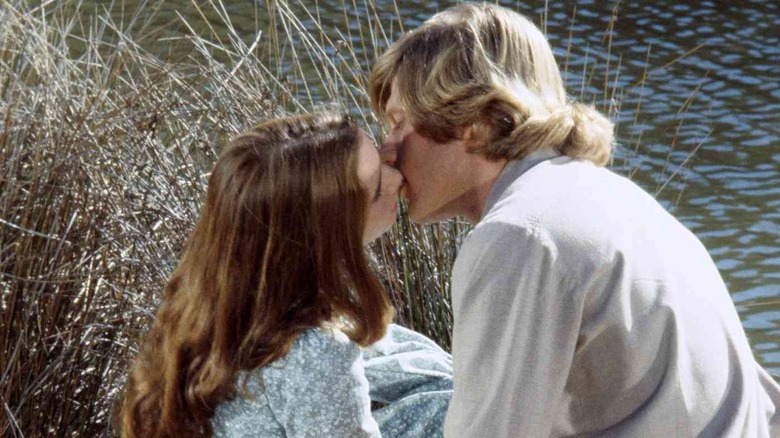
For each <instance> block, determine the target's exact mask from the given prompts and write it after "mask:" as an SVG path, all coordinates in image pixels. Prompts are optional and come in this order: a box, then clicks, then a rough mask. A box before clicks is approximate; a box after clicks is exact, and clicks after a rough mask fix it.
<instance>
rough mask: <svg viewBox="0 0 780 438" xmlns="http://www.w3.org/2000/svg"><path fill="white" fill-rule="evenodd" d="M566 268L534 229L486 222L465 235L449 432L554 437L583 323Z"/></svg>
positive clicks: (458, 272)
mask: <svg viewBox="0 0 780 438" xmlns="http://www.w3.org/2000/svg"><path fill="white" fill-rule="evenodd" d="M564 271H565V270H564V269H562V267H561V266H560V260H559V254H558V253H557V251H556V248H555V246H554V245H553V244H552V243H551V241H550V240H549V239H547V238H546V236H544V235H541V234H537V233H536V232H535V230H534V229H533V228H530V229H524V228H520V227H517V226H515V225H510V224H504V223H488V224H484V225H483V226H480V227H477V228H475V229H474V231H473V232H472V234H471V235H470V236H469V237H468V238H467V241H466V242H465V243H464V245H463V247H462V249H461V253H460V254H459V256H458V260H457V261H456V263H455V267H454V269H453V280H452V285H453V292H452V295H453V312H454V320H455V326H454V331H453V358H454V370H455V379H456V383H455V392H454V394H453V398H452V402H451V405H450V410H449V412H448V413H447V420H446V426H445V436H449V437H462V438H470V437H473V438H482V437H485V436H490V437H514V436H523V437H547V436H550V434H551V428H552V427H553V422H554V420H555V418H556V415H557V414H558V412H557V408H558V407H559V406H560V405H561V404H562V399H563V397H564V390H565V383H566V377H567V375H568V372H569V369H570V366H571V363H572V358H573V355H574V349H575V346H576V341H577V333H578V328H579V315H578V310H577V306H578V305H577V304H576V303H574V302H573V301H572V300H571V294H570V293H569V291H570V289H571V288H570V287H569V286H568V281H567V280H566V278H565V276H564V274H563V272H564Z"/></svg>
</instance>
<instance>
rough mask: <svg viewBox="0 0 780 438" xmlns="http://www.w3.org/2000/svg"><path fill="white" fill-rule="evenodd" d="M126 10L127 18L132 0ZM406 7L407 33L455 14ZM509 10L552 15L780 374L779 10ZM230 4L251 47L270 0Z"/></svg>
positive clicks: (578, 84) (530, 5)
mask: <svg viewBox="0 0 780 438" xmlns="http://www.w3.org/2000/svg"><path fill="white" fill-rule="evenodd" d="M125 3H126V4H127V6H126V8H127V10H132V6H133V5H132V3H133V2H132V1H125ZM198 3H200V4H205V3H207V2H203V1H199V2H198ZM345 3H346V4H347V10H346V14H347V16H349V17H353V16H355V15H357V16H364V15H365V14H366V3H364V2H357V3H353V2H349V1H347V2H345V1H343V0H338V1H334V0H320V1H319V8H320V11H319V13H320V14H321V17H322V21H323V23H325V26H326V27H328V26H330V27H332V28H333V34H334V35H335V34H336V33H338V32H341V33H342V34H343V35H349V34H351V37H352V39H353V42H354V43H355V44H354V45H355V46H356V47H358V49H359V48H360V47H361V44H360V41H359V38H360V33H359V30H360V29H359V28H358V27H357V26H352V25H350V29H345V28H344V27H345V26H344V25H343V22H344V15H345V11H344V5H345ZM398 3H399V4H398V7H399V12H400V16H401V20H402V22H403V26H404V27H405V28H412V27H415V26H417V25H419V24H420V23H421V22H423V21H424V20H425V19H427V18H428V17H430V16H431V15H432V14H433V13H435V12H436V11H438V10H441V9H443V8H445V7H447V6H449V5H450V4H452V3H451V2H441V3H439V2H427V3H416V2H398ZM501 3H502V4H505V5H507V6H510V7H512V8H515V9H517V10H519V11H521V12H523V13H525V14H526V15H528V16H529V17H531V18H532V19H533V20H534V22H536V23H541V22H542V21H543V20H545V19H546V23H547V27H546V29H547V33H548V37H549V39H550V41H551V43H552V45H553V47H554V48H555V51H556V54H557V55H558V57H559V61H560V62H561V64H562V65H565V66H566V69H567V73H566V80H567V84H568V86H569V92H570V93H571V94H572V95H575V96H582V97H583V98H584V99H586V100H593V101H594V102H595V103H596V104H597V105H599V106H600V107H602V108H604V109H605V111H608V112H610V113H611V114H612V116H613V117H614V118H615V120H617V122H618V132H619V137H620V143H621V145H620V148H619V150H618V152H617V158H616V160H615V163H614V165H613V168H614V169H615V170H616V171H618V172H621V173H624V174H629V173H630V174H631V175H632V177H633V178H634V179H635V180H636V181H637V182H638V183H639V184H640V185H641V186H643V187H644V188H645V189H646V190H648V191H649V192H651V193H657V197H658V198H659V199H660V200H661V202H662V203H663V204H664V205H665V206H666V207H667V208H668V209H670V210H671V211H672V212H673V213H674V214H675V215H676V216H677V217H678V218H680V219H681V220H682V222H683V223H685V224H686V225H687V226H688V227H689V228H690V229H691V230H693V231H694V232H695V233H696V234H697V235H698V236H699V237H700V238H701V240H702V241H703V242H704V244H705V246H706V247H707V248H708V249H709V250H710V253H711V254H712V257H713V258H714V259H715V260H716V262H717V264H718V267H719V268H720V270H721V272H722V274H723V276H724V278H725V280H726V282H727V283H728V285H729V288H730V290H731V292H732V296H733V299H734V302H735V303H736V304H737V308H738V310H739V313H740V316H741V318H742V321H743V324H744V326H745V328H746V330H747V332H748V336H749V338H750V340H751V344H752V345H753V348H754V351H755V352H756V355H757V357H758V359H759V360H760V361H761V362H762V363H763V364H764V365H765V366H766V367H767V368H769V369H770V370H771V371H772V372H774V373H775V374H776V375H780V196H778V195H780V184H779V183H780V147H779V146H780V124H779V123H778V114H779V113H780V73H778V72H779V71H780V33H779V32H778V29H780V6H778V4H777V3H772V2H766V1H763V0H743V1H740V2H728V1H725V0H723V1H701V2H665V1H657V2H648V1H623V2H620V3H619V5H618V8H617V9H615V3H614V2H595V1H577V2H572V1H566V2H550V3H549V5H548V6H547V9H545V2H544V1H533V2H511V3H507V2H501ZM355 4H357V9H354V6H353V5H355ZM370 4H371V5H374V3H370ZM227 7H228V12H229V14H230V16H231V18H232V19H233V22H234V25H235V26H236V28H237V29H239V30H240V31H245V32H246V33H247V35H246V36H247V40H250V39H251V38H252V37H253V35H254V33H255V31H256V29H257V28H262V27H263V26H264V25H265V24H266V23H267V22H268V17H266V16H264V15H263V14H264V12H265V11H266V6H265V5H264V4H263V3H261V2H258V3H255V4H252V3H251V2H234V3H231V4H229V5H227ZM375 7H376V15H377V16H378V17H379V19H380V20H381V21H382V23H383V25H384V24H385V23H387V25H385V26H384V27H385V29H386V30H387V31H388V32H389V33H390V35H388V37H389V38H391V39H392V38H394V37H397V36H398V34H399V29H398V28H399V27H400V26H395V27H394V24H393V23H394V21H395V19H396V11H395V8H394V6H393V1H392V0H382V1H377V2H376V3H375ZM309 8H311V5H310V6H309ZM175 10H177V11H179V12H180V13H181V14H182V15H183V16H185V17H197V15H196V14H197V12H196V11H195V10H194V8H193V7H192V4H191V2H190V1H189V0H176V1H168V2H166V4H165V6H164V7H163V8H162V10H161V11H160V12H159V14H158V15H159V18H158V20H159V21H160V22H161V23H164V22H166V21H167V20H172V22H175V21H176V15H175V14H174V11H175ZM545 10H546V12H545ZM385 20H386V21H385ZM304 22H305V23H311V20H304ZM171 29H173V30H171V32H174V33H175V32H176V30H175V29H177V28H176V27H175V26H174V27H172V28H171ZM608 29H611V32H608V31H607V30H608ZM182 31H183V30H182ZM570 35H571V36H570ZM609 35H611V37H610V36H609ZM364 37H365V35H364ZM358 56H362V54H361V53H360V51H359V50H358ZM315 92H316V90H315Z"/></svg>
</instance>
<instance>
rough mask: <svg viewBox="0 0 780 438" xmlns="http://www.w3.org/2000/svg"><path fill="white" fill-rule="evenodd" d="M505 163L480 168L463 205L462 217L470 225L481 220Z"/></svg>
mask: <svg viewBox="0 0 780 438" xmlns="http://www.w3.org/2000/svg"><path fill="white" fill-rule="evenodd" d="M506 163H507V161H506V160H501V161H490V162H486V163H485V164H484V165H483V166H480V169H479V172H478V173H477V176H476V178H475V179H476V183H475V184H474V186H473V189H472V190H470V191H469V192H468V193H467V196H468V199H466V200H465V201H466V202H465V203H464V207H465V208H464V212H463V217H465V218H466V220H468V221H469V222H470V223H471V224H474V225H476V224H477V222H479V221H480V219H482V213H483V212H484V210H485V204H487V200H488V197H489V196H490V194H491V193H492V191H493V186H494V185H495V183H496V180H497V179H498V176H499V175H501V171H502V170H503V169H504V166H506Z"/></svg>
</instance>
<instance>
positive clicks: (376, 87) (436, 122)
mask: <svg viewBox="0 0 780 438" xmlns="http://www.w3.org/2000/svg"><path fill="white" fill-rule="evenodd" d="M393 81H395V83H396V87H397V90H398V94H399V97H400V101H401V102H402V103H403V105H404V108H405V110H406V114H407V117H409V119H410V122H411V123H412V124H413V126H414V127H415V129H416V130H417V131H418V132H420V133H421V134H422V135H424V136H426V137H429V138H431V139H433V140H435V141H438V142H446V141H449V140H452V139H454V138H456V135H457V133H459V132H462V129H460V128H463V127H465V126H469V125H470V126H472V127H473V133H474V136H475V138H476V139H477V140H478V141H477V142H476V143H478V144H479V146H478V147H477V148H476V149H474V152H477V153H480V154H482V155H484V156H485V157H487V158H488V159H507V160H515V159H521V158H523V157H525V156H527V155H528V154H530V153H532V152H534V151H535V150H537V149H541V148H551V149H555V150H557V151H559V152H560V153H562V154H565V155H569V156H571V157H574V158H583V159H588V160H590V161H592V162H594V163H595V164H597V165H604V164H605V163H606V162H607V161H609V159H610V157H611V154H612V144H613V141H614V127H613V124H612V123H611V122H610V121H609V120H608V119H607V118H606V117H604V116H603V115H602V114H601V113H599V112H598V111H597V110H596V109H595V108H594V107H593V106H591V105H585V104H582V103H579V102H574V101H571V100H570V99H568V98H567V96H566V92H565V90H564V87H563V81H562V79H561V74H560V70H559V68H558V65H557V63H556V61H555V58H554V57H553V53H552V49H551V48H550V45H549V43H548V42H547V39H546V38H545V36H544V35H543V34H542V32H541V31H540V30H539V29H538V28H537V27H536V26H534V24H533V23H531V21H529V20H528V19H527V18H525V17H524V16H522V15H521V14H519V13H517V12H514V11H511V10H509V9H507V8H504V7H501V6H498V5H495V4H491V3H464V4H460V5H458V6H454V7H452V8H449V9H447V10H445V11H443V12H440V13H439V14H436V15H435V16H433V17H432V18H431V19H430V20H428V21H427V22H425V23H424V24H423V25H422V26H420V27H419V28H417V29H414V30H412V31H410V32H408V33H406V34H405V35H404V36H403V37H401V38H400V39H399V40H398V41H397V42H396V43H394V44H393V45H392V46H391V47H390V48H389V49H388V50H387V51H386V52H385V53H384V54H383V55H382V56H381V57H380V59H379V60H378V62H377V63H376V65H375V67H374V69H373V71H372V73H371V78H370V82H369V94H370V97H371V102H372V105H373V107H374V110H375V111H376V112H377V113H378V114H383V113H384V109H385V105H386V104H387V100H388V99H389V97H390V90H391V86H392V84H393Z"/></svg>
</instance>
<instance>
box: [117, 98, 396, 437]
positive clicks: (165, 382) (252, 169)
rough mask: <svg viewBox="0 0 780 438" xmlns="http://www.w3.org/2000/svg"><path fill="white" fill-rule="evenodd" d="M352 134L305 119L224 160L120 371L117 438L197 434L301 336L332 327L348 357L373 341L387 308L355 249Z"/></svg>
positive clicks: (271, 124) (237, 142) (363, 205)
mask: <svg viewBox="0 0 780 438" xmlns="http://www.w3.org/2000/svg"><path fill="white" fill-rule="evenodd" d="M359 133H360V131H359V129H358V127H357V126H356V125H355V123H354V122H353V121H352V120H351V119H350V118H348V117H346V116H340V115H338V114H336V113H314V114H307V115H301V116H295V117H288V118H283V119H276V120H272V121H268V122H265V123H262V124H260V125H258V126H255V127H254V128H252V129H250V130H248V131H247V132H245V133H243V134H241V135H239V136H238V137H237V138H235V139H234V140H233V141H231V142H230V143H229V144H228V145H227V146H226V147H225V148H224V150H223V151H222V154H221V156H220V158H219V160H218V161H217V163H216V165H215V167H214V170H213V172H212V173H211V175H210V178H209V182H208V189H207V194H206V199H205V203H204V205H203V207H202V211H201V214H200V217H199V219H198V221H197V223H196V225H195V229H194V231H193V232H192V234H191V236H190V237H189V240H188V241H187V243H186V244H185V247H184V250H183V254H182V256H181V259H180V261H179V264H178V266H177V267H176V269H175V270H174V272H173V275H172V276H171V278H170V280H169V281H168V284H167V285H166V287H165V292H164V296H163V299H162V304H161V306H160V308H159V311H158V313H157V316H156V319H155V322H154V324H153V326H152V328H151V330H150V331H149V333H148V334H147V335H146V337H145V339H144V340H143V342H142V344H141V350H140V352H139V354H138V356H137V358H136V359H135V361H134V362H133V364H132V367H131V370H130V374H129V378H128V382H127V385H126V388H125V391H124V394H123V398H122V400H121V402H120V404H119V406H118V411H117V416H116V422H117V427H118V429H120V431H121V435H122V436H123V437H133V438H135V437H143V438H155V437H185V436H186V437H205V436H211V435H212V434H213V431H212V429H211V426H210V418H211V416H212V414H213V412H214V409H215V408H216V406H217V405H218V404H219V403H220V402H222V401H224V400H226V399H228V398H231V397H234V396H236V395H237V394H238V393H239V390H238V388H237V385H236V379H237V377H236V376H237V373H238V372H239V371H242V370H252V369H255V368H258V367H262V366H264V365H267V364H269V363H271V362H273V361H274V360H276V359H278V358H280V357H282V356H284V355H285V354H286V352H287V351H288V350H289V348H290V346H291V345H292V343H293V341H294V340H295V338H296V337H297V335H298V334H299V333H301V331H303V330H306V329H309V328H314V327H322V326H325V325H333V326H336V327H339V328H340V329H341V330H343V331H344V332H345V333H346V334H347V335H348V336H349V337H350V338H351V339H352V340H353V341H355V342H357V343H358V344H361V345H368V344H370V343H372V342H374V341H376V340H378V339H380V338H381V337H382V336H383V335H384V332H385V329H386V327H387V324H388V322H389V321H390V319H391V317H392V310H391V306H390V303H389V300H388V298H387V296H386V294H385V292H384V291H383V289H382V287H381V284H380V282H379V280H378V279H377V277H376V275H375V274H374V272H373V271H372V269H371V268H370V266H369V262H368V259H367V256H366V254H365V252H364V247H363V243H362V242H363V231H364V228H365V220H366V216H367V214H366V212H367V208H368V203H369V202H370V200H369V195H368V193H367V191H366V190H365V188H364V187H363V186H362V185H361V183H360V180H359V179H358V176H357V166H358V148H359V141H358V140H359V135H360V134H359ZM239 386H242V385H239ZM245 386H246V385H243V388H244V389H243V390H244V391H246V387H245Z"/></svg>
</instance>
